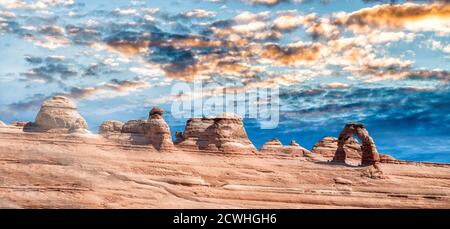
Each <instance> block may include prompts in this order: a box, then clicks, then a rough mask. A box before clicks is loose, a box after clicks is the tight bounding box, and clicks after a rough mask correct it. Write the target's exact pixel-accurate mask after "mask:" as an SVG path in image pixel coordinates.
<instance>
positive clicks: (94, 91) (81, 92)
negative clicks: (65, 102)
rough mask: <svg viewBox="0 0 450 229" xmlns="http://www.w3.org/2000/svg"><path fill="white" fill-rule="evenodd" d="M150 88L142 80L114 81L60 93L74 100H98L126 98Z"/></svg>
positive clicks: (74, 88)
mask: <svg viewBox="0 0 450 229" xmlns="http://www.w3.org/2000/svg"><path fill="white" fill-rule="evenodd" d="M148 87H150V84H149V83H147V82H145V81H141V80H122V81H121V80H117V79H113V80H111V81H110V82H107V83H101V84H99V85H97V86H93V87H85V88H79V87H73V88H71V89H70V91H69V92H68V93H59V94H60V95H64V96H68V97H70V98H73V99H77V100H80V99H98V98H115V97H118V96H125V95H128V94H129V93H131V92H133V91H138V90H142V89H145V88H148Z"/></svg>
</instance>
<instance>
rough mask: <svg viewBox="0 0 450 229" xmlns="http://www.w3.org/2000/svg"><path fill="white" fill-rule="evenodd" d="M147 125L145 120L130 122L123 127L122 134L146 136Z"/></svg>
mask: <svg viewBox="0 0 450 229" xmlns="http://www.w3.org/2000/svg"><path fill="white" fill-rule="evenodd" d="M146 123H147V121H145V120H129V121H128V122H126V123H125V124H124V125H123V126H122V133H130V134H145V132H146V126H145V124H146Z"/></svg>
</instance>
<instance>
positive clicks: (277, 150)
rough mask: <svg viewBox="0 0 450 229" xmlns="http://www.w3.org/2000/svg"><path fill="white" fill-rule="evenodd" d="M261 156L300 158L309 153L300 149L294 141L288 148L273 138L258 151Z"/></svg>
mask: <svg viewBox="0 0 450 229" xmlns="http://www.w3.org/2000/svg"><path fill="white" fill-rule="evenodd" d="M260 152H261V153H263V154H273V155H281V156H293V157H301V156H304V155H308V154H310V153H311V152H310V151H309V150H307V149H305V148H303V147H301V146H300V145H299V144H298V143H297V142H295V140H292V141H291V143H290V144H289V145H288V146H284V145H283V144H282V143H281V142H280V140H278V139H276V138H274V139H271V140H269V141H267V142H266V143H265V144H264V145H263V146H262V147H261V149H260Z"/></svg>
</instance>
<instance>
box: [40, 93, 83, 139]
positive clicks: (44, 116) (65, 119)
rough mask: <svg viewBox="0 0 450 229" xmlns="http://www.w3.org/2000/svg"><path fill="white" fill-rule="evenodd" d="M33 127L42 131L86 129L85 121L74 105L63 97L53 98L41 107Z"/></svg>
mask: <svg viewBox="0 0 450 229" xmlns="http://www.w3.org/2000/svg"><path fill="white" fill-rule="evenodd" d="M34 126H35V127H37V128H40V129H42V130H45V131H46V130H51V129H67V130H71V131H73V130H76V129H87V128H88V125H87V123H86V120H84V118H83V117H82V116H81V115H80V114H79V113H78V111H77V106H76V104H75V103H74V102H73V101H71V100H70V99H68V98H66V97H64V96H54V97H52V98H50V99H48V100H46V101H44V103H43V104H42V106H41V109H40V110H39V113H38V114H37V116H36V120H35V122H34Z"/></svg>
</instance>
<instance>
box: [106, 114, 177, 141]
mask: <svg viewBox="0 0 450 229" xmlns="http://www.w3.org/2000/svg"><path fill="white" fill-rule="evenodd" d="M163 113H164V111H163V110H162V109H161V108H157V107H154V108H153V109H152V110H151V111H150V114H149V118H148V120H130V121H128V122H126V123H125V124H124V123H122V122H119V121H106V122H104V123H102V125H101V126H100V129H99V133H100V134H101V135H102V136H104V137H106V138H109V139H116V140H120V141H128V142H131V143H132V144H143V145H145V144H150V145H153V147H155V149H157V150H171V149H174V146H173V142H172V136H171V135H170V128H169V125H167V123H166V121H164V118H163V116H162V115H163Z"/></svg>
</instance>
